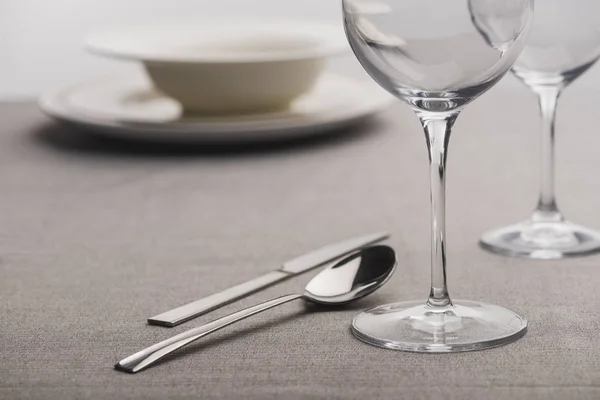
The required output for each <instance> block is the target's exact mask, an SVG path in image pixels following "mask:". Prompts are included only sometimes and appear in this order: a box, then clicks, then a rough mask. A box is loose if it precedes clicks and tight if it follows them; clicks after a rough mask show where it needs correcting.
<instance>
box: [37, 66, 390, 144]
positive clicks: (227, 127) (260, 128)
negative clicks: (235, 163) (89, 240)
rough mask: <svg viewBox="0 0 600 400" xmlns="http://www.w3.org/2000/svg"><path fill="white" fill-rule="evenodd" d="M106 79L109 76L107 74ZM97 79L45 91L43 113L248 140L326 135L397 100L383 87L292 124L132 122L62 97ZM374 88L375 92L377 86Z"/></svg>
mask: <svg viewBox="0 0 600 400" xmlns="http://www.w3.org/2000/svg"><path fill="white" fill-rule="evenodd" d="M111 77H112V79H117V78H119V77H121V78H123V74H117V75H112V76H111ZM327 77H335V78H336V79H343V80H346V81H347V82H349V83H351V84H354V85H362V86H365V87H366V86H367V83H366V82H363V81H361V80H358V79H354V78H349V77H345V76H343V75H339V74H332V73H328V74H325V75H324V77H323V78H325V79H326V78H327ZM323 78H322V79H323ZM104 79H107V77H105V78H104ZM98 81H99V79H95V80H89V81H87V82H81V83H78V84H75V85H71V86H69V87H66V88H63V89H59V90H55V91H49V92H46V93H44V94H42V95H41V96H40V98H39V100H38V106H39V108H40V109H41V111H42V112H43V113H44V114H46V115H48V116H49V117H51V118H53V119H56V120H58V121H61V122H65V123H70V124H76V125H79V126H82V127H85V128H87V129H92V130H94V131H95V132H98V133H101V134H104V135H109V136H115V135H113V133H119V134H118V135H117V136H123V135H125V136H127V137H129V138H135V139H139V140H161V141H181V140H185V141H217V142H235V141H246V142H247V141H265V140H277V139H283V138H294V137H304V136H311V134H312V135H313V136H314V135H318V134H323V133H325V132H329V131H332V130H333V129H336V128H342V127H344V126H350V125H352V124H356V123H358V122H360V121H362V120H364V119H367V118H369V117H373V116H375V115H377V114H379V113H381V112H383V111H384V110H385V109H387V108H388V107H389V106H390V105H391V104H392V103H394V98H393V96H392V95H390V94H385V93H386V92H385V91H383V89H380V90H381V91H382V92H381V94H378V95H377V97H375V96H374V97H373V98H371V99H369V101H363V102H362V105H361V106H360V107H357V108H355V109H353V110H352V112H349V113H340V114H337V115H335V116H332V115H331V113H329V114H327V113H325V114H323V115H322V116H321V117H320V118H319V119H318V120H316V119H313V120H304V121H303V120H298V122H296V123H294V124H289V120H288V124H286V122H285V119H280V120H278V121H277V123H273V122H274V121H273V120H272V121H269V120H261V121H253V123H250V124H248V123H244V122H223V123H221V122H211V123H206V122H204V123H202V122H197V123H192V122H188V123H182V122H161V123H152V122H129V121H119V120H117V119H112V120H111V119H110V118H102V117H98V116H93V115H90V114H85V113H82V112H81V111H78V110H75V109H72V108H69V105H68V104H65V101H64V98H63V97H64V96H65V95H66V94H67V93H69V92H70V91H72V90H74V89H75V88H77V87H78V86H82V85H86V84H92V83H94V82H98ZM371 90H372V92H373V93H375V92H376V87H373V89H371ZM357 104H358V103H357ZM269 122H270V123H269Z"/></svg>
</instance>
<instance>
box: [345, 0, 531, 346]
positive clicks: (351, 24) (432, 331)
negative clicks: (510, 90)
mask: <svg viewBox="0 0 600 400" xmlns="http://www.w3.org/2000/svg"><path fill="white" fill-rule="evenodd" d="M343 6H344V18H345V26H346V33H347V36H348V40H349V42H350V44H351V46H352V49H353V50H354V52H355V54H356V56H357V58H358V60H359V61H360V62H361V64H362V65H363V67H364V68H365V69H366V71H367V72H368V73H369V74H370V75H371V76H372V77H373V79H374V80H375V81H376V82H377V83H379V85H381V86H382V87H383V88H385V89H386V90H388V91H389V92H391V93H392V94H394V95H395V96H397V97H398V98H400V99H401V100H403V101H405V102H406V103H408V104H409V105H410V106H411V107H412V109H413V110H414V111H415V113H416V114H417V116H418V118H419V120H420V121H421V124H422V126H423V129H424V131H425V138H426V142H427V148H428V150H429V161H430V174H429V177H430V184H431V197H430V201H431V234H432V239H431V280H432V282H431V290H430V293H429V298H428V299H427V301H423V302H421V301H410V302H402V303H395V304H388V305H384V306H380V307H376V308H374V309H371V310H368V311H366V312H364V313H362V314H360V315H358V316H357V317H356V318H355V319H354V321H353V324H352V331H353V333H354V334H355V335H356V336H357V337H358V338H359V339H361V340H363V341H365V342H367V343H370V344H372V345H376V346H381V347H385V348H391V349H397V350H405V351H416V352H456V351H469V350H480V349H485V348H489V347H494V346H499V345H502V344H507V343H510V342H512V341H514V340H517V339H518V338H520V337H521V336H523V334H525V331H526V329H527V321H526V320H525V318H523V317H521V316H519V315H518V314H516V313H514V312H512V311H510V310H507V309H505V308H502V307H498V306H495V305H491V304H487V303H481V302H476V301H462V300H456V301H455V300H452V299H451V298H450V295H449V293H448V287H447V284H446V256H447V252H446V241H447V238H446V221H445V218H446V204H445V199H446V197H445V196H446V194H445V191H446V161H447V157H448V144H449V141H450V134H451V130H452V126H453V125H454V123H455V121H456V119H457V117H458V115H459V113H460V112H461V111H462V110H463V109H464V107H465V106H467V105H468V104H469V103H470V102H472V101H473V100H475V99H476V98H477V97H479V96H480V95H481V94H483V93H484V92H485V91H487V90H488V89H490V88H491V87H492V86H493V85H494V84H496V83H497V82H498V81H499V80H500V79H501V78H502V77H503V76H504V75H505V74H506V73H507V72H508V70H509V69H510V67H511V66H512V65H513V63H514V62H515V60H516V59H517V57H518V56H519V54H520V52H521V50H522V49H523V46H524V44H525V39H526V33H527V31H528V28H529V25H530V21H531V18H532V14H533V6H532V2H531V1H530V0H344V2H343ZM471 13H476V14H477V15H478V18H479V20H480V22H482V23H481V24H480V25H478V26H476V25H475V24H473V20H472V16H471Z"/></svg>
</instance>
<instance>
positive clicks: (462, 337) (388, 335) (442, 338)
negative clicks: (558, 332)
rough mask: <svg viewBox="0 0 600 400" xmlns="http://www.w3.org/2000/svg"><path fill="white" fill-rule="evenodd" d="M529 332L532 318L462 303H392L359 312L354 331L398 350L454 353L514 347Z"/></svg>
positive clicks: (489, 307)
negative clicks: (529, 320)
mask: <svg viewBox="0 0 600 400" xmlns="http://www.w3.org/2000/svg"><path fill="white" fill-rule="evenodd" d="M526 332H527V320H526V319H525V318H523V317H521V316H519V315H517V314H515V313H514V312H512V311H510V310H507V309H505V308H502V307H498V306H494V305H491V304H485V303H479V302H474V301H463V300H459V301H456V302H454V305H453V306H451V307H445V308H440V309H436V308H433V307H430V306H428V305H426V304H423V302H418V301H410V302H403V303H395V304H388V305H383V306H379V307H376V308H373V309H371V310H368V311H365V312H363V313H362V314H359V315H358V316H357V317H356V318H354V321H353V322H352V333H353V334H354V335H355V336H356V337H357V338H358V339H360V340H362V341H363V342H366V343H368V344H371V345H373V346H378V347H383V348H387V349H392V350H402V351H410V352H418V353H454V352H464V351H475V350H484V349H488V348H492V347H497V346H502V345H505V344H509V343H512V342H514V341H516V340H518V339H520V338H521V337H523V335H525V333H526Z"/></svg>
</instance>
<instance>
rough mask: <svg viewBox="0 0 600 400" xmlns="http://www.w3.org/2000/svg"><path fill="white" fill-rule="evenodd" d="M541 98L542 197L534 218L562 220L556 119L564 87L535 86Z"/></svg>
mask: <svg viewBox="0 0 600 400" xmlns="http://www.w3.org/2000/svg"><path fill="white" fill-rule="evenodd" d="M533 90H534V91H535V92H536V93H537V95H538V96H539V100H540V112H541V116H542V165H541V191H540V199H539V203H538V206H537V209H536V212H535V216H534V219H540V220H551V221H556V220H562V215H561V214H560V211H559V210H558V206H557V205H556V195H555V188H554V184H555V138H556V137H555V129H554V128H555V121H556V106H557V104H558V98H559V97H560V94H561V91H562V87H561V86H559V85H549V86H538V87H535V88H533Z"/></svg>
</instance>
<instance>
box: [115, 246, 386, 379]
mask: <svg viewBox="0 0 600 400" xmlns="http://www.w3.org/2000/svg"><path fill="white" fill-rule="evenodd" d="M395 269H396V255H395V253H394V250H393V249H392V248H391V247H388V246H374V247H369V248H366V249H363V250H360V251H357V252H356V253H354V254H352V255H350V256H348V257H347V258H345V259H344V260H342V261H339V262H337V263H336V264H334V265H332V266H330V267H329V268H327V269H325V270H323V271H322V272H321V273H319V274H318V275H317V276H315V277H314V278H313V279H312V280H311V281H310V282H309V283H308V285H307V286H306V288H305V291H304V294H290V295H287V296H283V297H279V298H276V299H273V300H270V301H267V302H265V303H262V304H258V305H256V306H253V307H249V308H246V309H245V310H242V311H238V312H236V313H233V314H230V315H228V316H226V317H223V318H220V319H217V320H216V321H213V322H211V323H208V324H206V325H203V326H200V327H198V328H194V329H190V330H189V331H187V332H183V333H181V334H179V335H177V336H173V337H172V338H171V339H167V340H165V341H162V342H160V343H158V344H155V345H154V346H150V347H148V348H147V349H145V350H142V351H140V352H137V353H135V354H134V355H132V356H129V357H127V358H125V359H123V360H121V361H119V362H118V363H117V364H116V365H115V368H116V369H118V370H120V371H124V372H130V373H136V372H140V371H141V370H143V369H145V368H148V367H150V366H152V365H153V364H155V363H156V362H157V361H158V360H160V359H161V358H163V357H164V356H166V355H168V354H170V353H172V352H174V351H175V350H177V349H180V348H181V347H183V346H185V345H188V344H190V343H192V342H194V341H196V340H198V339H200V338H203V337H205V336H207V335H209V334H211V333H213V332H216V331H218V330H219V329H222V328H224V327H226V326H229V325H231V324H233V323H235V322H237V321H240V320H243V319H245V318H248V317H250V316H252V315H255V314H258V313H261V312H263V311H266V310H269V309H271V308H273V307H277V306H280V305H282V304H285V303H288V302H290V301H293V300H297V299H302V300H305V301H307V302H310V303H314V304H317V305H322V306H327V307H329V306H337V305H342V304H346V303H350V302H352V301H355V300H358V299H360V298H362V297H364V296H367V295H368V294H370V293H373V292H374V291H375V290H377V289H379V288H380V287H381V286H383V285H384V284H385V283H386V282H387V281H388V279H389V278H390V277H391V276H392V274H393V273H394V271H395Z"/></svg>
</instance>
